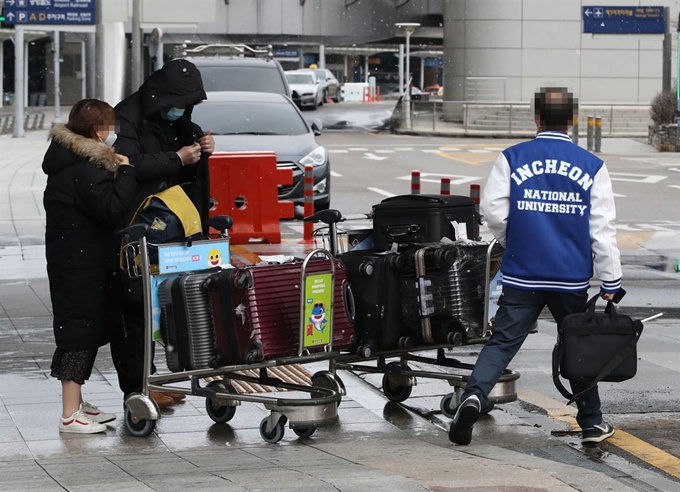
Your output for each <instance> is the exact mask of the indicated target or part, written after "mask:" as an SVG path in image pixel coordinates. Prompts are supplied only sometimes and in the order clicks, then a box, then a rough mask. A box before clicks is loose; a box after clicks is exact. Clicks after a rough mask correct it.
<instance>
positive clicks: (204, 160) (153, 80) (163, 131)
mask: <svg viewBox="0 0 680 492" xmlns="http://www.w3.org/2000/svg"><path fill="white" fill-rule="evenodd" d="M204 99H206V94H205V91H204V90H203V81H202V80H201V73H200V72H199V70H198V69H197V68H196V66H195V65H194V64H193V63H191V62H188V61H186V60H173V61H171V62H169V63H167V64H165V65H164V66H163V68H162V69H161V70H158V71H157V72H154V73H153V74H151V76H150V77H149V78H148V79H147V80H146V81H145V82H144V84H143V85H142V86H141V87H140V88H139V90H138V91H137V92H135V93H134V94H132V95H131V96H129V97H127V98H126V99H124V100H123V101H121V102H120V103H119V104H118V105H117V106H116V118H117V119H116V123H117V125H118V139H117V140H116V143H115V145H114V146H115V148H116V149H117V150H118V152H120V153H121V154H123V155H125V156H127V157H128V158H129V159H130V163H131V164H132V165H133V166H134V167H135V179H136V181H137V189H136V191H135V196H134V200H133V204H132V206H131V209H130V210H129V211H128V213H127V214H126V217H125V220H126V223H129V221H130V220H131V219H132V216H133V215H134V213H135V211H136V210H137V208H138V207H139V205H140V204H141V203H142V201H144V199H145V198H146V197H147V196H149V195H152V194H154V193H157V192H158V191H160V190H161V189H163V188H164V187H170V186H173V185H175V184H184V183H191V185H188V186H185V187H184V188H185V191H186V192H187V194H188V195H189V197H190V198H191V199H192V201H193V202H194V204H195V205H196V208H197V209H198V211H199V212H200V214H201V218H203V219H206V218H207V215H208V192H209V189H208V186H209V185H208V156H207V155H202V157H201V160H200V161H199V162H198V163H197V164H195V165H189V166H184V167H182V162H181V160H180V158H179V156H178V155H177V153H176V152H177V151H178V150H179V149H181V148H182V147H184V146H187V145H191V144H193V143H194V142H195V141H196V140H198V139H199V138H200V137H202V136H203V131H202V130H201V128H200V127H199V126H198V125H196V124H194V123H192V121H191V111H192V109H193V106H194V105H195V104H197V103H199V102H200V101H202V100H204ZM182 105H186V110H185V112H184V116H182V117H181V118H179V119H178V120H176V121H174V122H169V121H166V120H164V119H163V118H162V117H161V109H168V108H170V107H177V106H182ZM173 135H174V137H173Z"/></svg>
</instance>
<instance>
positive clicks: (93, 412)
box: [81, 401, 116, 424]
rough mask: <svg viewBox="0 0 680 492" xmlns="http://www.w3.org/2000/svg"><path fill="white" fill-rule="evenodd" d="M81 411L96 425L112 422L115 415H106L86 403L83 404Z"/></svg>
mask: <svg viewBox="0 0 680 492" xmlns="http://www.w3.org/2000/svg"><path fill="white" fill-rule="evenodd" d="M81 408H82V410H83V413H84V414H85V415H87V416H88V417H89V418H90V420H91V421H92V422H97V423H98V424H105V423H107V422H113V421H114V420H116V414H115V413H106V412H102V411H101V410H99V408H97V407H95V406H94V405H92V404H91V403H88V402H86V401H84V402H83V405H82V407H81Z"/></svg>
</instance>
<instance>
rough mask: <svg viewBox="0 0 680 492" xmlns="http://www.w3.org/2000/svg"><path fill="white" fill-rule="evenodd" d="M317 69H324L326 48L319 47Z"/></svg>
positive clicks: (321, 45)
mask: <svg viewBox="0 0 680 492" xmlns="http://www.w3.org/2000/svg"><path fill="white" fill-rule="evenodd" d="M319 68H326V46H324V45H323V44H320V45H319Z"/></svg>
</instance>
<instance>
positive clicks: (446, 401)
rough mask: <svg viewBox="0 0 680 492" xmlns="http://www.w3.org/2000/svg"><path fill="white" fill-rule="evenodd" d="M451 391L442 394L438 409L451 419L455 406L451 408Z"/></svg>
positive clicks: (454, 413)
mask: <svg viewBox="0 0 680 492" xmlns="http://www.w3.org/2000/svg"><path fill="white" fill-rule="evenodd" d="M453 396H454V395H453V393H449V394H448V395H444V397H443V398H442V401H441V402H440V403H439V409H440V410H441V411H442V414H443V415H445V416H446V417H448V418H450V419H452V418H453V417H454V416H455V415H456V408H457V406H456V407H454V408H451V406H450V405H451V399H452V398H453Z"/></svg>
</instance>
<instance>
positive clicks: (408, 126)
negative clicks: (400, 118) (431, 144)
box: [404, 29, 413, 130]
mask: <svg viewBox="0 0 680 492" xmlns="http://www.w3.org/2000/svg"><path fill="white" fill-rule="evenodd" d="M411 34H413V31H412V30H411V29H406V92H404V110H405V111H404V116H405V118H404V127H405V128H406V129H407V130H410V129H411Z"/></svg>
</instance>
